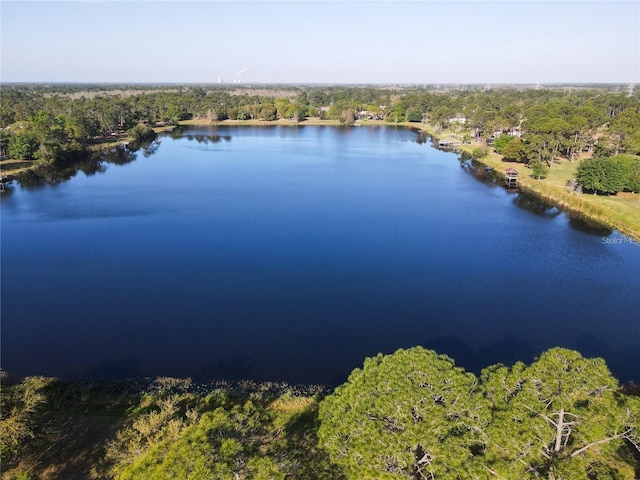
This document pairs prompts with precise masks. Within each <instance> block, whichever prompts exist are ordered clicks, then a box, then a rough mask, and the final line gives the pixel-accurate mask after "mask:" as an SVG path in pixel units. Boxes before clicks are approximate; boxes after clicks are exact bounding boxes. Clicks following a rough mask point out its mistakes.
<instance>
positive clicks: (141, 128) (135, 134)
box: [127, 123, 156, 142]
mask: <svg viewBox="0 0 640 480" xmlns="http://www.w3.org/2000/svg"><path fill="white" fill-rule="evenodd" d="M127 135H128V136H129V138H131V139H132V140H134V141H137V142H141V141H143V140H149V139H153V138H155V136H156V133H155V132H154V131H153V128H151V127H149V126H147V125H143V124H141V123H139V124H138V125H136V126H135V127H133V128H132V129H130V130H129V131H128V132H127Z"/></svg>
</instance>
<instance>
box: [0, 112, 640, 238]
mask: <svg viewBox="0 0 640 480" xmlns="http://www.w3.org/2000/svg"><path fill="white" fill-rule="evenodd" d="M181 126H200V127H218V126H253V127H267V126H287V127H304V126H330V127H340V126H342V125H341V124H340V122H339V121H338V120H321V119H319V118H315V117H310V118H308V119H305V120H303V121H300V122H295V121H293V120H289V119H279V120H273V121H265V120H222V121H218V122H212V121H210V120H206V119H193V120H184V121H181V122H179V124H178V125H176V126H174V125H166V126H160V127H155V128H154V129H153V130H154V132H156V134H159V133H164V132H168V131H171V130H173V129H174V128H177V127H181ZM350 126H386V127H404V128H408V129H412V130H416V131H419V132H423V133H426V134H428V135H429V136H431V137H432V138H433V139H434V140H435V141H437V140H438V138H439V137H442V136H443V133H445V134H446V133H447V132H436V131H435V128H434V127H433V126H431V125H429V124H424V123H414V122H398V123H393V122H387V121H384V120H356V121H355V122H354V124H353V125H350ZM127 139H128V137H126V136H125V135H121V136H118V137H117V139H116V140H113V141H111V142H105V143H96V144H93V145H90V146H89V148H88V149H89V150H90V151H93V152H95V151H101V150H106V149H108V148H112V147H114V146H117V145H120V144H122V142H123V141H126V140H127ZM484 146H485V145H483V144H480V143H475V142H471V143H468V144H461V145H458V146H457V147H456V149H454V150H451V151H452V152H454V153H455V152H456V151H460V152H465V153H468V154H472V153H473V150H474V149H475V148H478V147H484ZM474 159H475V160H476V161H478V162H479V163H480V164H482V165H484V166H485V167H489V168H491V169H493V170H494V171H495V172H496V175H497V176H498V177H499V178H501V179H502V178H504V170H505V169H506V168H509V167H513V168H516V169H517V170H519V171H520V175H519V177H518V188H519V189H520V191H523V192H526V193H528V194H530V195H533V196H535V197H537V198H539V199H540V200H543V201H546V202H549V203H553V204H555V205H557V206H558V207H559V208H561V209H562V210H563V211H564V212H565V213H566V214H568V215H570V216H571V215H573V216H577V217H579V218H582V219H586V220H590V221H592V222H596V223H598V224H600V225H602V226H604V227H607V228H611V229H614V230H617V231H618V232H620V233H621V234H623V235H626V236H629V237H631V238H632V239H634V240H636V241H640V223H638V224H635V223H634V222H633V221H626V219H625V216H626V217H627V218H629V219H630V220H631V219H634V218H639V217H640V195H638V194H635V195H634V194H630V195H629V197H630V198H631V201H629V202H628V203H629V205H626V204H625V203H624V202H623V201H621V200H620V197H616V196H613V197H602V196H596V195H589V194H584V193H581V194H575V193H571V192H569V191H567V190H566V188H561V187H559V186H558V185H553V184H552V183H550V182H549V181H547V180H546V179H543V180H535V179H534V178H533V177H531V176H530V174H529V168H528V167H527V166H526V165H524V164H521V163H516V162H505V161H503V160H502V156H501V155H499V154H498V153H496V152H495V150H494V151H492V152H489V153H488V154H487V155H486V156H484V157H482V158H476V157H474ZM5 162H10V163H5ZM15 163H19V164H21V165H22V164H24V163H26V162H25V161H19V160H11V159H9V160H5V161H4V162H2V166H3V167H4V166H6V165H10V164H15ZM576 165H577V162H576ZM39 166H40V165H39V164H37V163H35V162H34V163H33V164H31V165H26V166H22V167H21V168H18V169H15V170H11V169H10V170H4V169H3V175H8V176H10V177H12V178H15V177H16V176H19V175H21V174H23V173H25V172H27V171H32V170H35V169H37V168H38V167H39ZM606 202H611V203H612V205H609V206H607V205H606ZM636 210H637V211H636Z"/></svg>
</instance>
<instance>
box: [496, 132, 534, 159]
mask: <svg viewBox="0 0 640 480" xmlns="http://www.w3.org/2000/svg"><path fill="white" fill-rule="evenodd" d="M502 155H503V157H504V159H505V160H511V161H513V162H521V163H527V162H528V161H529V154H528V151H527V148H526V146H525V144H524V142H523V141H522V140H520V139H519V138H514V139H513V140H511V141H510V142H509V143H507V144H506V145H505V146H504V147H502Z"/></svg>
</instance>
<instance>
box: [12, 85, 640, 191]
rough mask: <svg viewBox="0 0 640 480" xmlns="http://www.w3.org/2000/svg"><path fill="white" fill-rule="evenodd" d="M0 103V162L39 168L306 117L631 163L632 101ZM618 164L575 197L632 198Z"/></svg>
mask: <svg viewBox="0 0 640 480" xmlns="http://www.w3.org/2000/svg"><path fill="white" fill-rule="evenodd" d="M0 93H1V96H0V127H1V128H2V131H1V136H0V150H1V153H2V155H5V156H9V157H11V158H18V159H25V160H32V159H39V160H42V161H44V162H55V161H56V160H57V159H60V158H65V157H68V156H69V155H71V154H73V153H77V152H81V151H83V150H84V149H85V148H86V147H87V146H88V145H89V144H91V143H92V142H94V141H95V140H96V139H97V138H100V137H108V136H113V135H118V134H123V133H125V132H127V131H131V132H132V133H131V135H136V134H140V133H143V130H142V129H143V128H147V129H148V128H151V127H155V126H157V125H161V124H162V125H165V124H178V123H179V122H180V121H183V120H189V119H200V120H204V121H208V122H210V123H211V124H215V123H216V122H219V121H223V120H226V119H231V120H254V121H258V120H259V121H264V122H270V121H275V120H279V119H287V120H290V121H292V122H302V121H304V120H305V119H306V118H308V117H315V118H319V119H328V120H335V121H338V122H340V123H341V124H344V125H349V124H353V123H354V122H355V121H356V120H358V119H378V120H384V121H386V122H392V123H401V122H418V123H428V124H430V125H432V126H433V127H434V128H435V130H436V132H437V131H440V130H443V129H449V130H453V131H454V132H456V133H457V134H459V135H460V137H461V138H462V139H463V141H465V142H470V141H471V140H475V141H477V142H480V143H483V144H491V143H492V142H495V146H496V150H497V151H498V152H499V153H501V154H502V155H503V156H504V158H505V159H507V160H512V161H517V162H522V163H525V164H528V165H530V166H532V167H536V166H538V170H539V171H541V172H544V168H543V169H540V167H539V166H540V165H542V166H544V167H545V168H553V165H554V162H556V161H557V160H558V159H567V160H568V161H574V160H575V159H576V158H577V157H578V155H579V154H580V153H581V152H589V153H591V154H593V156H594V157H597V158H601V159H607V158H611V157H616V156H618V155H632V156H637V155H639V154H640V95H638V93H637V92H636V93H635V94H632V95H629V94H628V93H626V92H617V91H612V90H611V89H606V88H599V89H598V88H591V89H569V90H568V91H567V90H566V89H563V88H547V89H540V90H536V89H522V88H501V89H494V90H481V89H469V90H449V91H446V92H445V91H438V90H433V89H432V90H429V89H423V88H401V89H400V88H390V87H387V88H383V87H345V86H333V87H330V86H323V87H311V86H305V87H272V88H270V89H256V88H248V87H247V88H243V89H230V88H220V87H212V86H191V87H175V86H173V87H159V86H156V87H140V86H136V87H129V88H128V89H127V87H124V86H123V87H122V88H120V89H114V90H111V91H109V90H105V87H104V86H94V87H93V89H92V88H91V87H87V86H75V87H74V86H55V87H44V86H40V87H38V86H18V85H13V86H3V87H2V90H1V92H0ZM132 129H138V130H137V131H134V130H132ZM144 132H146V134H148V130H144ZM621 164H622V165H623V166H624V168H625V169H626V170H625V175H626V176H627V177H628V176H630V175H631V176H633V179H632V181H631V182H627V184H626V186H625V187H623V188H620V189H618V187H619V186H620V182H618V181H614V182H613V185H612V186H611V185H610V186H608V187H607V188H605V189H600V187H599V185H598V184H597V183H593V182H592V183H589V180H588V179H587V177H583V179H584V181H585V188H586V189H587V190H593V191H597V192H600V193H615V191H620V190H624V189H628V188H632V191H637V190H633V188H635V187H633V185H635V183H637V180H638V179H637V172H636V171H637V166H636V165H635V164H634V166H632V167H628V164H627V163H625V161H622V162H621ZM588 168H595V167H591V166H590V165H589V166H588ZM629 168H631V170H629ZM614 170H615V169H614ZM607 171H608V170H607ZM612 175H616V173H613V174H612ZM634 182H635V183H634ZM605 183H607V182H605ZM610 187H614V188H610Z"/></svg>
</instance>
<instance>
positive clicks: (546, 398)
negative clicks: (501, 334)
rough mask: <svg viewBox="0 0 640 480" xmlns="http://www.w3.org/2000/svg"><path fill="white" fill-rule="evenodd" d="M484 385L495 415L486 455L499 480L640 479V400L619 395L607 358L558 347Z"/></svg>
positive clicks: (493, 372) (499, 369)
mask: <svg viewBox="0 0 640 480" xmlns="http://www.w3.org/2000/svg"><path fill="white" fill-rule="evenodd" d="M481 380H482V383H481V385H482V390H483V391H484V398H485V399H486V400H488V401H489V402H490V405H491V410H492V419H491V421H490V422H489V423H488V425H487V428H486V430H485V434H486V439H487V441H486V445H485V451H484V456H485V461H486V462H487V466H488V467H489V468H490V469H491V471H493V472H495V474H496V475H497V476H498V477H499V478H549V479H561V478H571V479H576V480H580V479H583V480H588V479H591V478H627V479H632V478H634V466H635V467H637V466H638V465H637V461H634V460H631V464H630V463H629V462H628V458H632V454H631V450H629V448H631V449H633V448H634V447H633V445H634V443H635V445H636V446H637V445H638V440H639V439H640V437H639V436H638V433H639V432H638V420H639V419H640V417H638V413H639V412H640V411H639V410H638V406H639V405H640V403H639V402H640V399H638V398H637V397H627V396H624V395H621V394H620V392H619V391H618V388H617V387H618V386H617V381H616V379H615V378H613V376H612V375H611V373H610V372H609V370H608V369H607V367H606V365H605V363H604V361H603V360H602V359H600V358H595V359H585V358H583V357H582V356H580V354H579V353H578V352H575V351H572V350H566V349H561V348H555V349H551V350H549V351H547V352H545V353H543V354H542V355H541V357H540V359H539V360H538V361H536V362H534V363H533V364H532V365H530V366H528V367H527V366H525V365H524V364H522V363H517V364H516V365H514V366H513V367H511V368H507V367H504V366H502V365H497V366H494V367H490V368H487V369H485V370H484V371H483V372H482V376H481ZM633 463H636V465H633Z"/></svg>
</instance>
